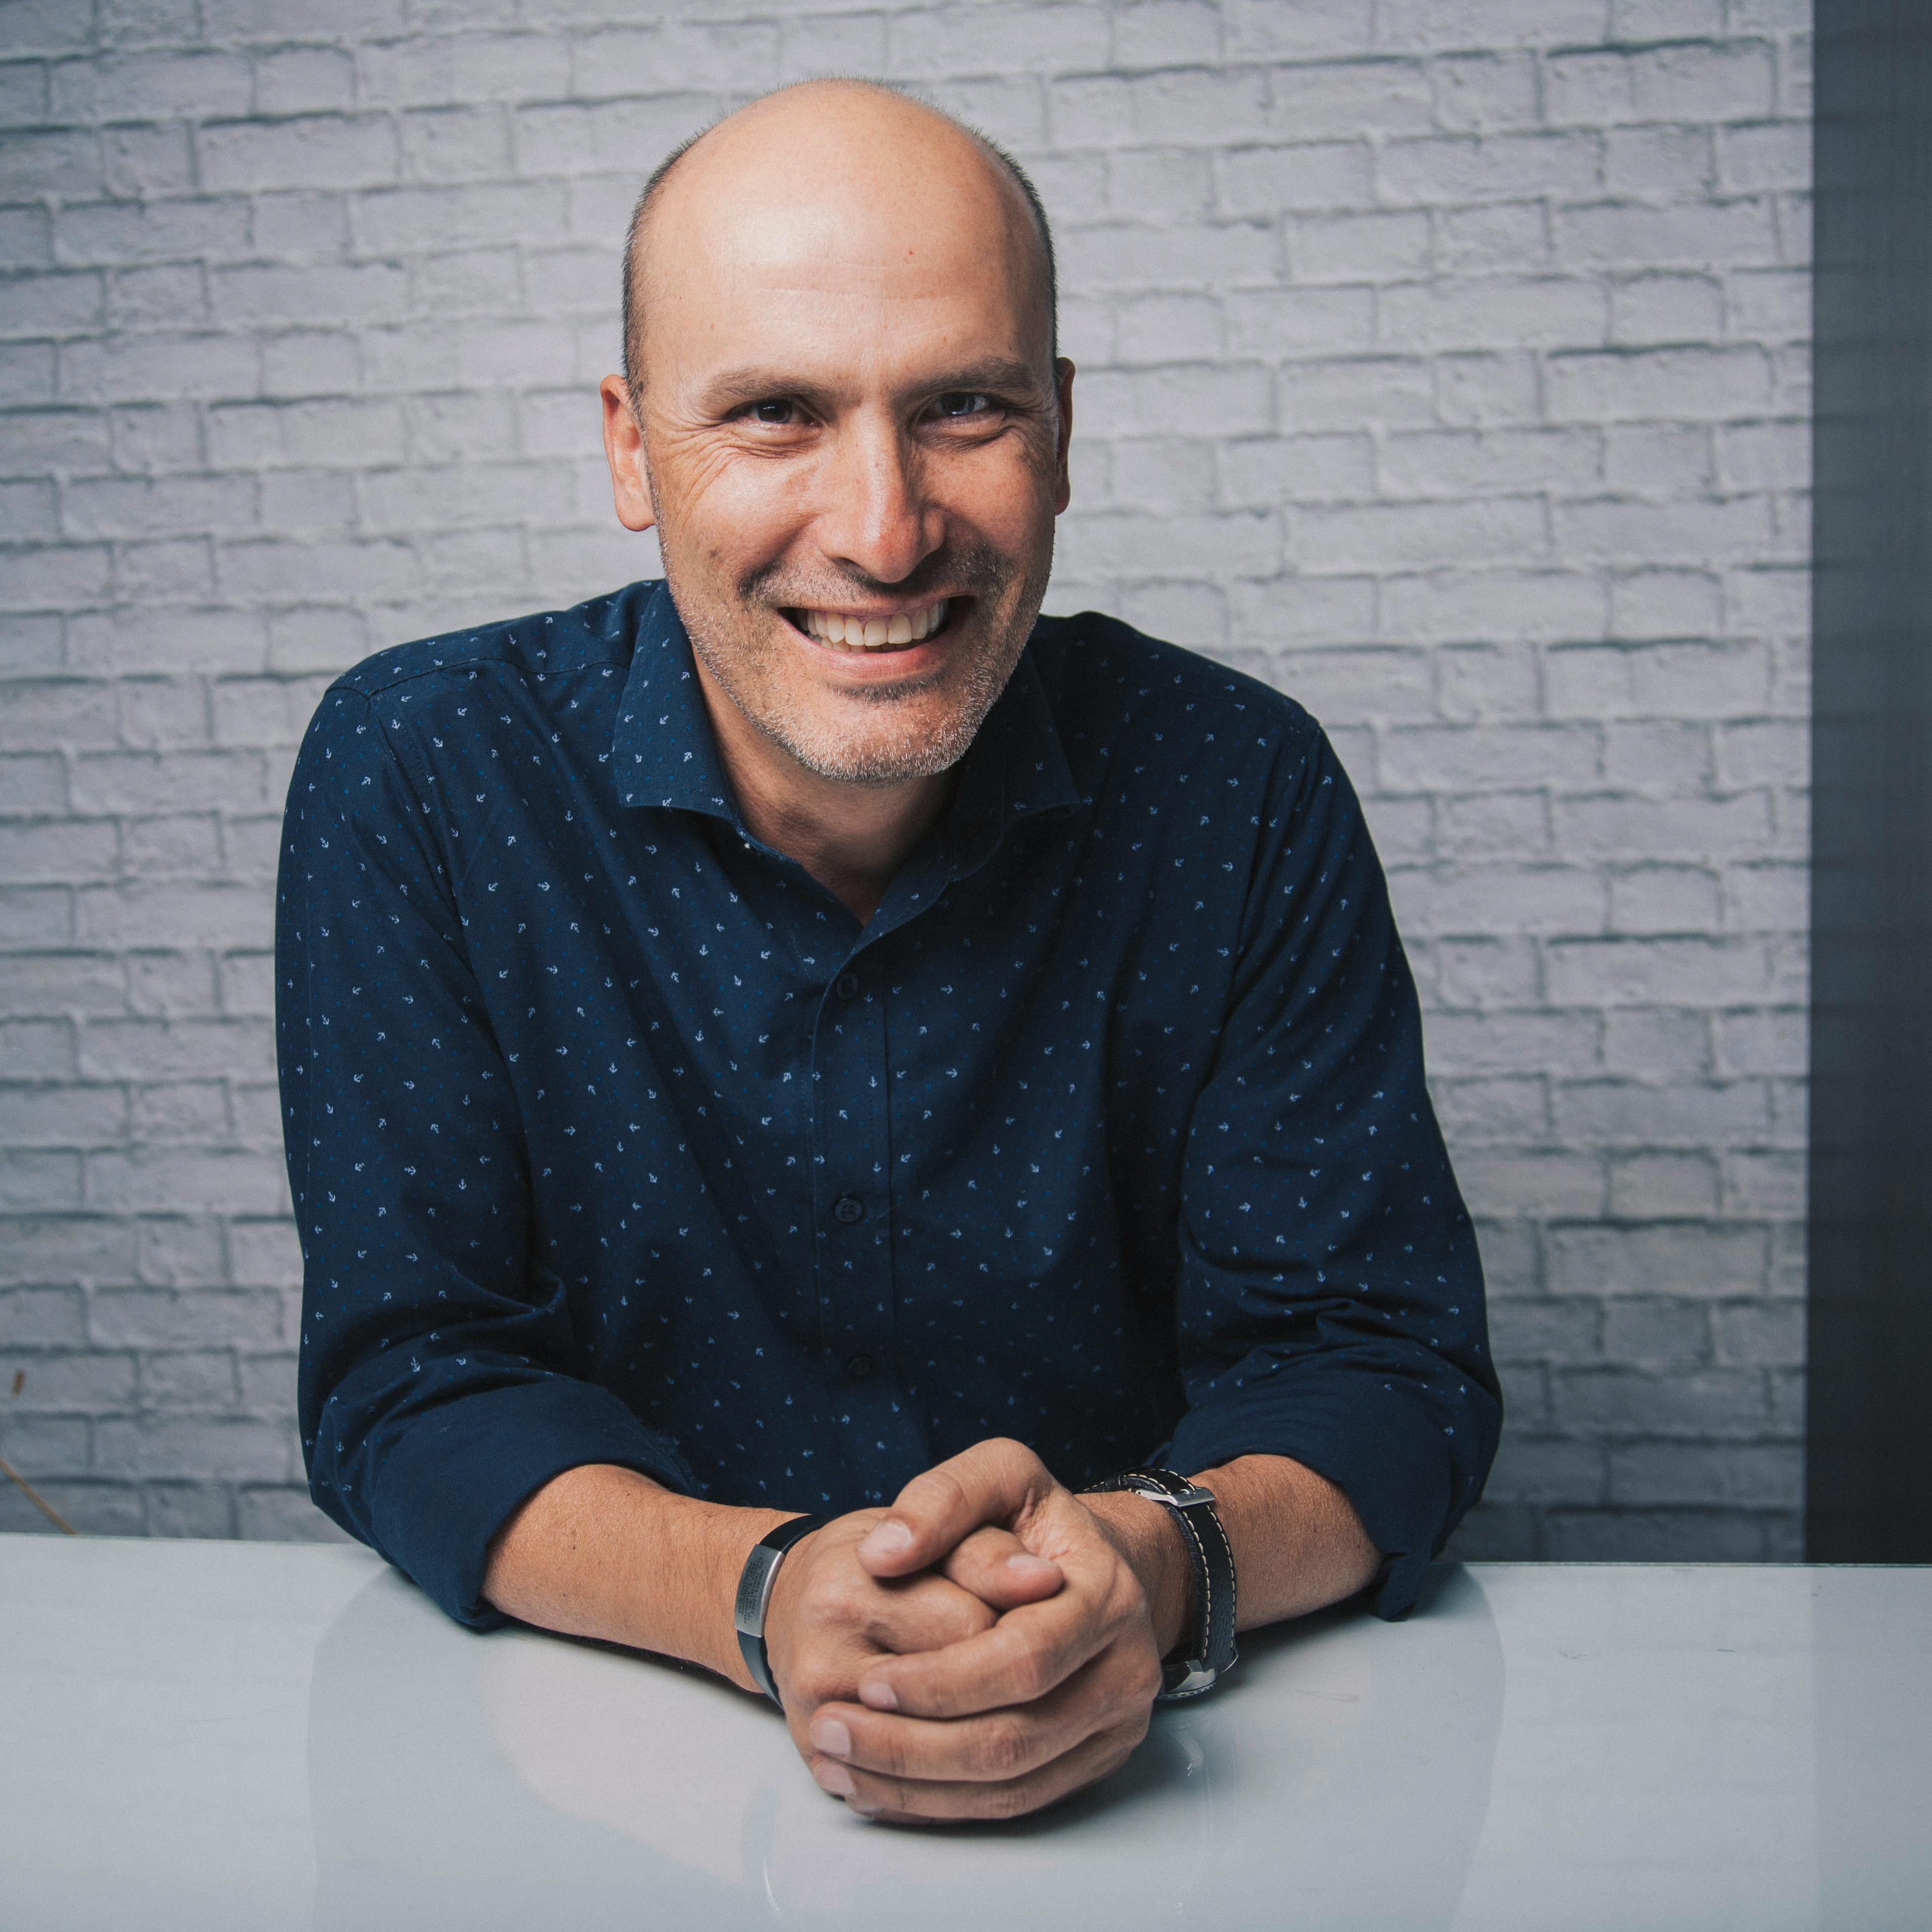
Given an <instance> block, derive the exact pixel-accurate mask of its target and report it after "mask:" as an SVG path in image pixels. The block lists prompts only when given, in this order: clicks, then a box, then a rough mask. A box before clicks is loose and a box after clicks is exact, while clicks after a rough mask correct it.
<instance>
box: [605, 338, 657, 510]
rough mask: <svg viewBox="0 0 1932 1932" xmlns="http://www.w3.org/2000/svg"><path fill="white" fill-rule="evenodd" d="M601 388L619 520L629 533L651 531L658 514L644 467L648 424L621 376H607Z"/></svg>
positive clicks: (612, 489)
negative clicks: (632, 402)
mask: <svg viewBox="0 0 1932 1932" xmlns="http://www.w3.org/2000/svg"><path fill="white" fill-rule="evenodd" d="M597 387H598V395H600V396H601V398H603V402H604V456H605V458H607V460H608V461H609V463H610V495H611V498H612V500H613V502H615V504H616V509H617V520H618V522H619V523H622V525H623V526H624V527H625V529H627V530H647V529H649V528H650V527H651V526H652V524H653V523H655V522H656V521H657V520H658V512H657V506H656V505H655V504H654V503H653V502H652V501H651V479H650V473H649V471H648V470H647V469H646V468H645V466H644V431H643V425H642V424H641V423H640V422H638V420H637V411H636V410H635V409H634V407H632V406H631V391H630V386H629V385H628V383H625V380H624V379H623V377H621V376H606V377H604V380H603V381H602V382H601V383H599V384H598V386H597Z"/></svg>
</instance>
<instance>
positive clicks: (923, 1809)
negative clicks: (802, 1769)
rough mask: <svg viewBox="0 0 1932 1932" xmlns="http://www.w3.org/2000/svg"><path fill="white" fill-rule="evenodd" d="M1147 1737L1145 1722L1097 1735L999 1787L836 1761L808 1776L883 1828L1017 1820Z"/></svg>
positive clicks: (816, 1764)
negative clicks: (888, 1773) (897, 1774)
mask: <svg viewBox="0 0 1932 1932" xmlns="http://www.w3.org/2000/svg"><path fill="white" fill-rule="evenodd" d="M1146 1734H1147V1721H1146V1720H1145V1718H1142V1719H1141V1720H1140V1721H1139V1723H1138V1724H1126V1725H1122V1726H1121V1727H1118V1728H1117V1729H1115V1730H1110V1731H1103V1732H1100V1733H1097V1735H1095V1736H1093V1737H1091V1738H1088V1739H1086V1740H1085V1742H1082V1743H1081V1744H1079V1745H1076V1746H1075V1747H1074V1748H1073V1749H1072V1750H1071V1751H1067V1752H1065V1753H1064V1754H1062V1755H1061V1757H1057V1758H1055V1760H1053V1762H1052V1763H1051V1764H1047V1765H1043V1766H1040V1769H1038V1770H1037V1771H1030V1772H1026V1773H1025V1775H1023V1776H1021V1777H1019V1778H1010V1779H1008V1780H1007V1781H1005V1782H1004V1783H1000V1784H980V1783H973V1782H967V1783H953V1782H948V1781H942V1780H937V1779H935V1780H930V1781H923V1780H920V1779H917V1778H887V1777H882V1776H881V1775H880V1774H879V1773H877V1772H870V1771H864V1770H855V1769H853V1768H852V1767H851V1766H848V1765H844V1764H841V1763H839V1761H838V1760H837V1759H836V1758H831V1757H814V1759H813V1760H812V1761H811V1775H812V1776H813V1777H814V1778H816V1779H817V1781H818V1783H819V1784H820V1787H821V1788H822V1789H823V1790H826V1791H829V1793H831V1794H832V1796H834V1797H835V1798H843V1799H844V1800H845V1802H847V1804H848V1805H850V1806H851V1808H852V1809H853V1811H856V1812H859V1813H860V1814H862V1816H864V1817H871V1818H880V1819H883V1820H885V1821H886V1823H889V1824H908V1825H910V1824H922V1825H937V1824H947V1823H958V1822H959V1821H962V1820H967V1819H973V1818H1017V1817H1022V1816H1023V1815H1024V1814H1025V1813H1027V1812H1029V1811H1039V1810H1040V1808H1042V1807H1043V1805H1052V1804H1054V1803H1055V1802H1057V1801H1058V1800H1059V1799H1062V1798H1065V1797H1068V1796H1070V1795H1071V1794H1072V1793H1074V1792H1076V1791H1079V1790H1082V1788H1083V1787H1085V1786H1087V1785H1089V1784H1094V1783H1095V1782H1097V1781H1098V1780H1099V1779H1100V1778H1105V1777H1106V1775H1108V1773H1109V1772H1112V1771H1114V1770H1116V1769H1118V1768H1119V1766H1121V1765H1122V1764H1124V1763H1125V1762H1126V1761H1127V1758H1128V1757H1129V1755H1130V1754H1131V1753H1132V1751H1133V1748H1134V1747H1135V1746H1136V1745H1137V1744H1139V1742H1140V1741H1141V1739H1142V1738H1143V1737H1144V1736H1146Z"/></svg>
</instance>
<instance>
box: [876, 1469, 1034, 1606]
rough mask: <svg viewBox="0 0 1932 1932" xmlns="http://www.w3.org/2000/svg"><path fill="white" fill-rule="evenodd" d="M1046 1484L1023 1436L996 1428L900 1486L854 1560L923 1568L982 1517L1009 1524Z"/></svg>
mask: <svg viewBox="0 0 1932 1932" xmlns="http://www.w3.org/2000/svg"><path fill="white" fill-rule="evenodd" d="M1054 1489H1055V1482H1054V1480H1053V1477H1052V1473H1051V1472H1049V1469H1047V1466H1046V1464H1045V1463H1043V1462H1042V1461H1041V1460H1040V1458H1039V1457H1037V1456H1036V1455H1035V1454H1034V1453H1033V1451H1031V1449H1029V1448H1028V1447H1027V1446H1026V1445H1025V1443H1024V1442H1012V1441H1010V1440H1009V1439H1007V1438H1005V1437H1002V1436H995V1437H994V1438H993V1439H992V1440H990V1441H989V1442H976V1443H974V1445H973V1446H972V1448H970V1449H967V1450H963V1451H961V1453H960V1454H959V1455H957V1456H953V1457H948V1458H947V1460H946V1461H945V1462H944V1463H938V1464H936V1465H935V1466H934V1467H933V1468H932V1469H928V1470H927V1471H926V1472H925V1473H924V1474H923V1475H918V1476H915V1477H913V1479H912V1481H910V1482H909V1483H908V1484H907V1485H906V1486H905V1487H904V1489H902V1490H900V1492H899V1493H898V1496H897V1497H896V1498H895V1500H894V1502H893V1503H892V1508H890V1509H889V1510H888V1511H886V1514H885V1515H884V1516H883V1517H882V1518H881V1519H880V1520H879V1521H878V1522H877V1523H874V1525H873V1526H872V1528H871V1532H870V1533H869V1534H868V1535H867V1536H866V1538H865V1541H863V1542H862V1543H861V1544H859V1562H861V1563H862V1564H863V1565H865V1568H867V1569H868V1571H871V1574H873V1575H874V1577H904V1576H907V1575H908V1574H910V1573H911V1572H912V1571H915V1570H923V1569H926V1568H928V1567H929V1566H930V1565H933V1564H935V1563H938V1562H943V1561H944V1559H945V1557H946V1556H947V1554H948V1553H949V1552H950V1551H951V1550H953V1549H955V1548H956V1547H957V1546H958V1545H959V1544H961V1543H962V1542H963V1541H965V1539H966V1538H968V1536H970V1535H971V1534H972V1533H973V1532H974V1530H976V1529H978V1528H979V1527H980V1525H981V1524H982V1523H1004V1524H1006V1525H1007V1526H1009V1527H1011V1526H1013V1525H1015V1524H1016V1523H1017V1522H1018V1521H1019V1519H1020V1518H1021V1517H1023V1516H1024V1515H1025V1514H1028V1512H1029V1511H1031V1510H1032V1509H1034V1508H1037V1507H1038V1505H1039V1504H1040V1502H1042V1501H1043V1499H1045V1498H1046V1497H1047V1496H1050V1495H1051V1494H1052V1492H1053V1490H1054Z"/></svg>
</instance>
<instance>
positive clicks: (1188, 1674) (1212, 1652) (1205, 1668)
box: [1088, 1469, 1240, 1704]
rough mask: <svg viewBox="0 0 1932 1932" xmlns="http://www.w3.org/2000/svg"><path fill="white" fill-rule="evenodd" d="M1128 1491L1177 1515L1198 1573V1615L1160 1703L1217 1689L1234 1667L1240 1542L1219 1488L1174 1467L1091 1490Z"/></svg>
mask: <svg viewBox="0 0 1932 1932" xmlns="http://www.w3.org/2000/svg"><path fill="white" fill-rule="evenodd" d="M1122 1490H1125V1491H1128V1492H1130V1493H1133V1495H1135V1496H1145V1498H1146V1499H1148V1502H1155V1503H1159V1504H1160V1505H1162V1507H1163V1508H1165V1509H1166V1510H1167V1511H1169V1514H1172V1517H1174V1520H1175V1524H1176V1526H1178V1529H1180V1531H1181V1542H1182V1543H1183V1544H1184V1545H1185V1546H1186V1548H1187V1555H1188V1560H1189V1562H1190V1566H1191V1567H1192V1568H1193V1572H1194V1614H1193V1617H1192V1618H1191V1619H1190V1621H1189V1625H1188V1628H1187V1630H1186V1631H1184V1632H1183V1633H1182V1636H1181V1643H1180V1646H1179V1647H1178V1649H1177V1650H1176V1651H1175V1653H1174V1655H1172V1657H1169V1658H1166V1659H1165V1660H1163V1664H1162V1672H1163V1682H1162V1685H1161V1688H1160V1695H1159V1696H1158V1697H1156V1698H1155V1700H1154V1702H1155V1703H1157V1704H1177V1703H1182V1702H1184V1701H1185V1700H1187V1699H1188V1698H1190V1697H1200V1696H1201V1695H1202V1694H1203V1693H1204V1692H1206V1691H1211V1690H1212V1689H1213V1688H1214V1686H1215V1685H1217V1683H1218V1682H1220V1680H1221V1679H1222V1678H1223V1676H1226V1673H1227V1672H1228V1671H1229V1670H1230V1669H1232V1667H1233V1665H1234V1664H1235V1660H1236V1658H1238V1655H1239V1654H1240V1653H1239V1652H1238V1650H1237V1649H1236V1648H1235V1610H1236V1604H1235V1551H1234V1546H1233V1545H1232V1544H1230V1543H1229V1541H1228V1532H1227V1531H1226V1529H1223V1527H1222V1524H1221V1514H1220V1511H1219V1509H1217V1508H1216V1506H1215V1502H1214V1491H1213V1490H1209V1489H1206V1488H1204V1487H1202V1485H1201V1484H1199V1483H1192V1482H1190V1481H1188V1479H1187V1478H1186V1477H1185V1476H1183V1475H1178V1474H1177V1473H1176V1472H1175V1471H1174V1470H1172V1469H1124V1470H1122V1471H1121V1473H1120V1474H1119V1475H1117V1476H1109V1478H1107V1479H1106V1481H1105V1482H1102V1483H1096V1484H1094V1485H1093V1486H1092V1488H1091V1490H1090V1491H1089V1492H1088V1493H1090V1494H1092V1493H1094V1492H1101V1491H1113V1492H1118V1491H1122Z"/></svg>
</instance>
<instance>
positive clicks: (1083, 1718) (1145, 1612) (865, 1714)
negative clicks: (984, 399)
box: [765, 1440, 1191, 1823]
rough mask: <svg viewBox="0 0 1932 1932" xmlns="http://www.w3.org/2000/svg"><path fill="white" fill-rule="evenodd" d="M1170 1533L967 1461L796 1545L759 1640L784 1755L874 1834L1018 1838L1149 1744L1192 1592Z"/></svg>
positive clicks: (1119, 1503) (1027, 1476)
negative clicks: (781, 1720)
mask: <svg viewBox="0 0 1932 1932" xmlns="http://www.w3.org/2000/svg"><path fill="white" fill-rule="evenodd" d="M1180 1539H1181V1532H1180V1530H1179V1529H1178V1527H1176V1526H1175V1525H1174V1524H1173V1523H1172V1522H1171V1521H1170V1520H1169V1517H1168V1513H1167V1512H1166V1511H1165V1510H1164V1509H1163V1508H1161V1507H1160V1505H1158V1504H1155V1503H1151V1502H1148V1501H1147V1500H1145V1499H1144V1498H1142V1497H1139V1496H1133V1495H1130V1494H1120V1495H1117V1494H1113V1493H1109V1494H1107V1495H1104V1496H1076V1495H1075V1494H1074V1493H1073V1492H1072V1491H1071V1490H1068V1489H1067V1488H1066V1487H1064V1485H1063V1484H1060V1483H1058V1482H1057V1481H1055V1479H1054V1477H1053V1475H1052V1473H1051V1472H1049V1470H1048V1469H1047V1468H1046V1465H1045V1464H1044V1463H1042V1462H1041V1461H1040V1459H1039V1458H1038V1457H1037V1456H1035V1455H1034V1454H1033V1452H1032V1451H1031V1450H1029V1449H1028V1448H1026V1447H1025V1445H1023V1444H1021V1443H1019V1442H1009V1441H1004V1440H993V1441H989V1442H981V1443H977V1444H976V1445H974V1447H973V1448H971V1449H968V1450H967V1451H965V1453H964V1454H961V1455H959V1456H956V1457H953V1458H952V1459H951V1460H950V1461H947V1462H945V1463H940V1464H939V1465H938V1466H937V1467H935V1468H934V1469H929V1470H928V1471H927V1472H926V1473H925V1474H924V1475H919V1476H916V1477H915V1478H913V1480H912V1481H911V1482H910V1483H908V1484H907V1485H906V1487H904V1489H903V1490H901V1492H900V1493H899V1495H898V1498H897V1499H896V1500H895V1502H893V1504H892V1507H891V1508H889V1509H886V1510H877V1509H868V1510H859V1511H854V1512H853V1514H850V1515H849V1516H842V1517H838V1518H836V1519H835V1520H833V1521H832V1522H831V1523H827V1524H826V1525H825V1526H823V1528H821V1529H817V1530H814V1532H812V1533H811V1535H808V1536H807V1537H805V1538H803V1539H802V1541H799V1543H797V1544H795V1545H793V1547H792V1549H791V1550H790V1553H788V1554H787V1556H786V1558H785V1559H784V1563H783V1564H782V1565H781V1567H780V1568H779V1571H778V1577H777V1579H776V1581H775V1585H774V1587H773V1589H772V1599H771V1603H770V1605H769V1610H768V1612H767V1615H766V1623H765V1644H766V1655H767V1656H768V1657H769V1660H770V1663H771V1669H772V1677H773V1679H774V1681H775V1682H776V1684H777V1685H778V1691H779V1694H780V1695H781V1697H782V1698H783V1700H784V1709H785V1715H786V1721H787V1725H788V1727H789V1728H790V1733H791V1738H792V1742H793V1744H794V1745H796V1747H797V1748H798V1751H799V1755H800V1756H801V1757H803V1758H804V1759H805V1763H806V1764H807V1765H808V1767H809V1768H810V1769H811V1775H812V1776H813V1777H814V1778H816V1779H817V1781H818V1782H819V1784H820V1785H821V1786H822V1787H823V1788H824V1789H825V1790H826V1791H829V1792H830V1793H832V1794H833V1796H836V1797H839V1798H842V1799H844V1800H845V1801H846V1802H847V1804H848V1805H850V1807H851V1808H852V1809H853V1810H854V1811H858V1812H859V1813H861V1814H862V1815H864V1816H865V1817H872V1818H883V1819H888V1820H894V1821H896V1822H900V1823H945V1822H948V1821H954V1820H965V1819H971V1818H1011V1817H1018V1816H1019V1815H1020V1814H1022V1813H1025V1812H1028V1811H1037V1810H1038V1809H1039V1808H1040V1807H1041V1806H1042V1805H1050V1804H1052V1803H1053V1802H1055V1800H1056V1799H1061V1798H1064V1797H1065V1796H1067V1795H1068V1793H1071V1792H1073V1791H1076V1790H1079V1789H1080V1788H1081V1787H1082V1786H1085V1785H1088V1784H1093V1783H1094V1781H1096V1780H1097V1779H1099V1778H1105V1777H1106V1775H1108V1773H1109V1772H1112V1770H1114V1769H1115V1768H1116V1767H1117V1766H1119V1765H1120V1764H1121V1763H1122V1762H1123V1761H1124V1760H1125V1759H1126V1758H1127V1755H1128V1754H1129V1753H1130V1752H1131V1751H1133V1748H1134V1747H1135V1746H1136V1745H1137V1744H1139V1742H1140V1741H1141V1739H1142V1738H1143V1737H1144V1736H1145V1735H1146V1733H1147V1728H1148V1716H1149V1714H1150V1712H1151V1709H1152V1708H1153V1703H1154V1696H1155V1694H1156V1693H1157V1691H1159V1690H1160V1685H1161V1664H1160V1660H1161V1658H1162V1657H1163V1655H1166V1652H1167V1651H1168V1650H1169V1649H1172V1646H1174V1644H1175V1643H1176V1642H1177V1641H1178V1637H1179V1633H1180V1631H1181V1626H1182V1625H1183V1622H1184V1619H1185V1616H1186V1614H1187V1599H1188V1593H1189V1591H1190V1587H1191V1586H1190V1581H1189V1576H1188V1569H1187V1558H1186V1552H1185V1550H1184V1546H1183V1545H1182V1544H1181V1540H1180Z"/></svg>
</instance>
